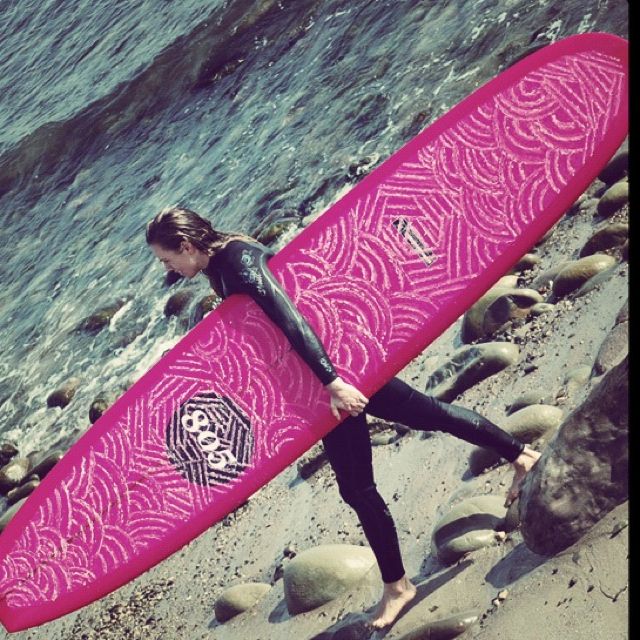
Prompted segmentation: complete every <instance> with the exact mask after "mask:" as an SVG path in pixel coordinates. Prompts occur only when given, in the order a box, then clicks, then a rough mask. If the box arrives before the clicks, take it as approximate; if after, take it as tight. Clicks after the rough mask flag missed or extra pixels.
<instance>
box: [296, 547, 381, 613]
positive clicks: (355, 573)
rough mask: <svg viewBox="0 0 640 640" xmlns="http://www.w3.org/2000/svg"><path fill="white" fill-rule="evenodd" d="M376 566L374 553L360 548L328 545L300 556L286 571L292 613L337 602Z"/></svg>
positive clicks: (368, 549) (366, 548) (307, 551)
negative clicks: (339, 597)
mask: <svg viewBox="0 0 640 640" xmlns="http://www.w3.org/2000/svg"><path fill="white" fill-rule="evenodd" d="M375 564H376V559H375V556H374V555H373V551H371V549H370V548H369V547H360V546H357V545H350V544H349V545H343V544H327V545H321V546H318V547H313V548H312V549H307V550H305V551H303V552H302V553H299V554H298V555H297V556H296V557H295V558H293V560H291V562H289V563H288V564H287V566H286V567H285V570H284V596H285V601H286V603H287V609H288V610H289V613H290V614H292V615H294V614H296V613H303V612H305V611H311V610H312V609H315V608H316V607H319V606H321V605H323V604H325V603H327V602H330V601H331V600H334V599H335V598H337V597H338V596H340V595H342V594H343V593H344V592H345V591H348V590H349V589H351V588H352V587H354V586H355V585H357V584H359V583H360V582H361V581H362V580H363V579H364V578H365V576H366V575H369V574H370V573H373V572H370V569H371V568H372V567H373V566H374V565H375ZM375 577H376V579H378V575H376V576H375Z"/></svg>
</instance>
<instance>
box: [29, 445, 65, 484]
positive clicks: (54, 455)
mask: <svg viewBox="0 0 640 640" xmlns="http://www.w3.org/2000/svg"><path fill="white" fill-rule="evenodd" d="M64 453H65V452H64V451H62V450H61V449H58V450H54V451H50V452H49V453H48V454H47V455H46V456H45V457H44V458H42V459H41V460H40V461H39V462H37V463H36V465H35V466H34V467H33V469H31V471H30V473H32V474H34V475H36V476H38V478H40V479H41V480H42V478H44V477H45V476H46V475H47V474H48V473H49V471H51V469H53V467H55V466H56V465H57V464H58V462H60V460H62V458H63V456H64Z"/></svg>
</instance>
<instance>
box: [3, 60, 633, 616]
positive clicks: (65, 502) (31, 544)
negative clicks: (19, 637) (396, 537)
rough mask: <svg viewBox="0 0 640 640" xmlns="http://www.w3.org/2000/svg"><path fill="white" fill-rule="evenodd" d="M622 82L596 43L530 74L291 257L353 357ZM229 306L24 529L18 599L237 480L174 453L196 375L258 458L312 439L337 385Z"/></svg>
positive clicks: (325, 325)
mask: <svg viewBox="0 0 640 640" xmlns="http://www.w3.org/2000/svg"><path fill="white" fill-rule="evenodd" d="M622 82H624V72H623V70H622V69H621V68H620V66H619V63H618V61H617V60H615V59H614V58H608V57H607V56H604V55H601V54H596V53H593V54H591V53H584V54H579V55H573V56H567V57H565V58H562V59H560V60H558V61H556V62H552V63H549V64H548V65H546V67H545V68H544V69H543V70H539V71H536V72H532V73H530V74H528V75H527V76H526V77H525V78H524V79H521V80H520V81H519V82H517V84H515V86H513V87H512V88H510V89H509V90H507V91H504V92H503V93H502V94H501V95H499V96H497V97H495V98H493V99H491V100H490V101H489V102H487V103H485V104H484V105H482V106H481V107H479V108H478V109H476V110H475V112H474V113H472V114H470V115H468V116H467V117H466V118H465V119H464V120H463V121H459V122H458V123H457V124H456V125H455V126H454V127H453V128H451V129H449V130H447V131H446V132H445V133H443V134H441V135H440V136H439V137H438V138H437V139H435V140H432V141H431V142H430V143H428V144H426V145H425V146H424V147H422V148H421V149H419V150H418V151H417V153H416V154H415V157H414V158H413V159H411V160H410V161H406V162H404V163H403V164H401V165H400V166H399V167H398V169H397V170H396V171H395V173H394V174H393V175H392V176H391V177H389V178H388V179H387V180H386V181H385V182H384V183H382V184H380V185H379V186H378V187H377V189H376V191H375V193H372V194H370V195H368V196H366V197H364V198H363V199H362V200H361V201H359V202H358V203H357V204H356V205H355V206H353V207H352V208H351V209H350V210H347V211H344V212H343V213H342V215H341V216H340V217H339V218H338V219H337V221H336V223H335V224H334V225H333V226H330V227H327V228H325V229H324V230H323V231H322V232H321V233H320V235H318V236H317V237H315V238H314V239H313V241H312V242H311V246H310V247H307V248H305V249H304V250H302V251H299V252H298V255H296V258H295V260H294V261H290V262H289V263H288V264H286V265H283V266H281V267H279V268H277V269H274V273H275V275H276V276H277V277H278V279H279V280H280V281H281V282H282V283H283V286H284V287H285V289H286V290H287V292H288V293H289V295H290V296H291V298H292V299H293V300H294V302H295V303H296V305H297V307H298V308H299V309H300V311H301V312H302V313H303V315H304V316H305V317H306V318H307V319H308V320H309V322H310V324H311V325H312V326H313V327H314V329H315V330H316V332H317V333H318V335H319V336H320V337H321V338H322V340H323V343H324V345H325V347H326V349H327V352H328V353H329V354H330V356H331V358H332V361H333V362H334V364H335V365H336V366H337V367H339V369H340V370H342V371H343V372H346V373H345V374H343V375H347V376H348V375H349V374H350V373H353V374H358V373H362V372H363V371H365V369H366V367H375V366H377V365H379V364H380V363H383V362H385V361H386V360H387V358H388V357H389V354H390V353H393V351H394V350H395V349H396V348H397V347H399V346H402V345H405V344H406V343H407V341H411V340H412V339H413V337H414V336H415V335H416V333H417V332H419V331H421V329H422V328H423V327H424V326H425V324H427V323H428V322H429V319H430V318H431V317H433V315H434V314H435V313H436V312H437V310H438V309H440V308H442V307H443V305H446V304H447V302H448V301H449V300H451V298H452V297H453V296H455V295H456V293H457V292H459V291H460V290H462V289H464V288H465V287H466V286H467V284H468V283H469V281H470V280H471V279H472V278H474V277H475V275H476V274H477V273H478V272H479V271H480V270H482V269H483V268H484V267H485V266H486V265H488V264H490V263H491V262H492V261H493V260H494V259H495V257H496V256H497V255H498V253H499V251H500V248H501V246H504V245H505V244H508V243H509V242H510V241H511V240H512V239H513V238H515V237H516V236H517V235H518V234H520V233H521V232H522V230H523V228H525V227H526V225H527V224H529V223H530V222H531V220H532V219H534V217H535V216H536V215H538V214H539V213H540V212H541V211H543V210H544V208H545V206H546V204H547V203H548V202H549V199H551V198H553V196H554V194H555V193H557V192H558V191H559V190H560V189H561V188H562V187H563V185H565V184H566V183H567V181H568V180H569V179H570V178H571V177H572V176H573V175H574V174H575V172H576V171H577V169H578V168H579V167H580V166H582V165H583V164H584V163H585V162H586V160H587V159H588V157H589V156H590V154H592V153H593V152H594V150H595V149H596V148H597V146H598V144H599V141H600V140H601V139H602V138H603V136H604V133H605V131H606V129H607V124H608V121H609V119H610V118H611V117H612V116H613V115H614V114H615V113H617V112H618V110H619V107H620V104H619V103H618V102H617V100H619V98H618V96H619V94H620V84H621V83H622ZM394 221H396V224H394ZM400 229H402V230H403V233H400V232H399V230H400ZM347 237H349V238H351V239H352V242H351V243H350V244H349V246H348V248H347V247H346V246H345V243H344V241H343V239H344V238H347ZM223 309H224V307H223V308H222V309H221V310H220V311H219V313H218V319H217V321H216V322H215V323H213V322H212V323H211V327H210V332H209V333H208V334H207V336H206V338H205V339H203V340H201V341H200V342H198V343H197V344H196V345H195V346H194V347H193V348H191V349H190V350H189V351H188V352H186V353H183V354H181V355H180V356H179V357H178V358H177V359H176V360H175V363H174V364H173V365H172V366H171V367H170V368H169V370H168V371H167V372H166V374H165V375H164V377H163V379H162V380H161V381H160V382H159V383H158V384H157V385H156V386H155V388H154V389H153V390H152V391H151V392H150V393H149V394H148V395H147V397H146V398H143V399H140V400H138V401H137V402H136V403H135V405H134V406H133V407H130V408H129V409H128V410H127V411H126V413H125V414H124V415H121V416H120V418H119V421H118V423H117V424H116V425H114V426H113V427H112V428H111V429H110V430H109V431H108V432H106V433H105V434H104V435H103V436H102V438H101V439H100V441H99V444H98V445H97V446H95V447H94V448H93V449H92V450H91V451H89V452H88V453H87V455H86V458H85V459H84V461H83V462H82V464H80V465H77V466H76V467H75V468H73V469H71V470H70V472H69V474H68V476H67V478H66V479H65V481H64V482H63V483H61V484H60V486H59V488H58V489H57V490H56V491H55V493H54V496H53V498H50V499H47V500H46V502H45V503H44V504H43V505H41V506H40V508H39V510H38V513H37V518H35V519H34V521H33V522H32V524H31V525H30V526H28V527H27V528H26V529H25V530H24V532H23V533H22V534H21V535H20V537H19V539H17V540H15V545H14V551H13V552H12V553H11V554H9V555H7V556H6V557H5V558H4V560H3V562H2V564H1V566H0V594H2V597H4V598H6V600H7V603H8V604H9V605H10V606H16V607H19V606H26V605H29V604H33V603H36V602H44V601H51V600H55V599H56V598H57V597H58V596H59V594H61V593H64V592H66V591H68V590H71V589H74V588H76V587H77V586H78V585H83V584H87V583H89V582H91V581H93V580H95V579H97V578H99V577H100V576H101V575H104V574H106V573H107V572H110V571H113V570H114V569H116V568H117V567H118V566H121V565H122V564H123V563H126V562H127V561H129V560H130V559H131V558H133V557H135V556H137V555H138V554H140V553H141V552H143V551H144V550H145V549H146V548H148V547H149V546H150V545H155V544H159V543H160V542H161V541H162V540H163V539H164V538H165V537H170V536H171V535H172V532H173V531H175V530H176V529H177V528H179V527H180V526H181V525H182V524H183V523H184V522H185V521H186V520H188V519H189V518H191V517H192V516H193V515H194V514H197V513H200V512H202V511H204V510H206V509H208V508H211V505H212V504H213V503H215V500H216V496H217V495H220V494H224V493H227V492H230V491H233V490H234V487H235V486H236V485H237V483H238V480H237V479H236V480H233V481H230V482H229V483H227V484H224V485H219V486H203V485H200V484H197V483H189V482H186V481H185V480H184V478H183V477H182V476H180V475H179V474H178V473H177V472H176V470H175V469H174V468H173V467H172V466H170V465H169V464H168V462H167V453H166V449H165V427H166V425H167V423H168V422H169V420H170V419H171V417H172V415H174V413H175V412H176V411H177V410H178V408H179V406H180V405H181V403H182V402H184V401H185V400H187V399H188V398H190V397H192V396H194V395H196V394H197V393H200V392H205V391H208V390H211V389H212V388H215V391H216V393H219V394H220V395H222V396H227V397H229V398H233V399H234V402H235V404H236V406H237V408H238V410H239V411H240V412H241V413H242V414H243V415H244V416H245V417H246V418H247V419H248V420H249V422H250V423H251V427H252V429H253V437H254V438H255V450H254V466H257V465H259V463H260V461H262V460H264V459H266V458H270V457H272V456H275V455H278V454H281V453H283V452H284V451H285V450H286V449H287V448H288V447H289V446H292V445H293V443H294V440H296V439H297V444H296V446H298V447H300V442H301V441H305V442H307V443H308V444H310V443H312V442H314V441H315V440H316V439H317V438H316V437H315V436H314V435H313V433H312V428H311V426H310V418H311V416H312V415H313V411H312V409H311V408H312V407H314V406H317V405H318V403H321V402H327V399H326V398H325V397H324V395H325V394H324V392H323V389H322V388H321V387H320V386H319V385H318V382H317V379H315V377H314V376H313V375H311V373H310V371H309V370H308V368H307V367H306V365H305V364H304V363H303V361H302V360H301V359H300V358H299V356H298V355H297V354H296V353H295V352H293V351H292V350H291V347H290V345H289V344H288V343H287V341H286V338H285V337H284V335H283V334H282V332H280V331H279V330H278V329H277V328H276V327H274V325H273V323H271V322H270V321H269V320H268V319H267V318H266V317H265V316H264V314H263V313H262V311H261V310H260V309H259V308H258V307H257V305H255V304H254V303H252V302H250V301H247V304H246V305H245V306H244V307H242V308H241V307H238V308H236V315H235V316H233V317H230V315H229V314H225V313H224V311H223ZM243 326H245V327H246V326H248V327H250V331H246V332H243V331H242V327H243ZM265 362H266V363H271V364H270V366H269V367H265V366H264V363H265ZM219 372H223V373H222V374H220V373H219ZM251 471H252V470H250V471H249V472H248V474H249V475H250V473H251Z"/></svg>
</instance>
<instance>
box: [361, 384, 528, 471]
mask: <svg viewBox="0 0 640 640" xmlns="http://www.w3.org/2000/svg"><path fill="white" fill-rule="evenodd" d="M364 411H365V412H366V413H369V414H371V415H373V416H376V417H377V418H382V419H383V420H389V421H392V422H400V423H401V424H404V425H406V426H407V427H411V428H412V429H418V430H420V431H446V432H447V433H450V434H451V435H454V436H456V437H457V438H461V439H462V440H466V441H467V442H470V443H471V444H476V445H479V446H481V447H488V448H491V449H493V450H494V451H496V452H498V453H499V454H500V455H501V456H502V457H503V458H506V459H507V460H508V461H509V462H513V461H514V460H515V459H516V458H517V457H518V456H519V455H520V454H521V453H522V451H523V449H524V446H525V445H524V443H522V442H521V441H520V440H517V439H516V438H514V437H513V436H512V435H511V434H509V433H507V432H506V431H503V430H502V429H500V427H498V426H497V425H495V424H494V423H493V422H490V421H489V420H487V419H486V418H485V417H483V416H481V415H480V414H479V413H476V412H475V411H472V410H470V409H465V408H464V407H460V406H457V405H452V404H448V403H446V402H441V401H440V400H437V399H436V398H434V397H432V396H428V395H426V394H424V393H420V391H418V390H417V389H414V388H413V387H411V386H410V385H408V384H407V383H406V382H403V381H402V380H400V378H392V379H391V380H390V381H389V382H387V384H385V385H384V386H382V387H381V388H380V389H378V391H376V393H374V394H373V395H372V396H371V398H369V402H368V403H367V405H366V406H365V408H364Z"/></svg>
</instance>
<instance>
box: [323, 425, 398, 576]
mask: <svg viewBox="0 0 640 640" xmlns="http://www.w3.org/2000/svg"><path fill="white" fill-rule="evenodd" d="M322 442H323V444H324V448H325V451H326V453H327V457H328V458H329V462H330V463H331V466H332V468H333V470H334V472H335V475H336V480H337V483H338V490H339V492H340V496H341V497H342V499H343V500H344V501H345V502H346V503H347V504H348V505H350V506H351V507H352V508H353V509H354V511H355V512H356V514H357V516H358V518H359V520H360V523H361V524H362V529H363V531H364V534H365V536H366V538H367V540H368V542H369V545H370V546H371V550H372V551H373V553H374V555H375V557H376V560H377V561H378V566H379V567H380V573H381V574H382V579H383V581H384V582H395V581H396V580H400V578H402V576H403V575H404V574H405V570H404V566H403V564H402V557H401V555H400V543H399V542H398V534H397V532H396V528H395V524H394V522H393V518H392V516H391V513H390V512H389V509H388V507H387V505H386V504H385V502H384V500H383V499H382V496H381V495H380V494H379V493H378V489H377V488H376V485H375V482H374V479H373V465H372V455H371V440H370V437H369V428H368V426H367V421H366V418H365V414H364V413H361V414H359V415H358V416H349V417H348V418H346V419H345V420H344V421H343V422H341V423H340V424H339V425H338V426H337V427H336V428H335V429H333V431H330V432H329V433H328V434H327V435H326V436H325V437H324V438H323V439H322Z"/></svg>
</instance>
